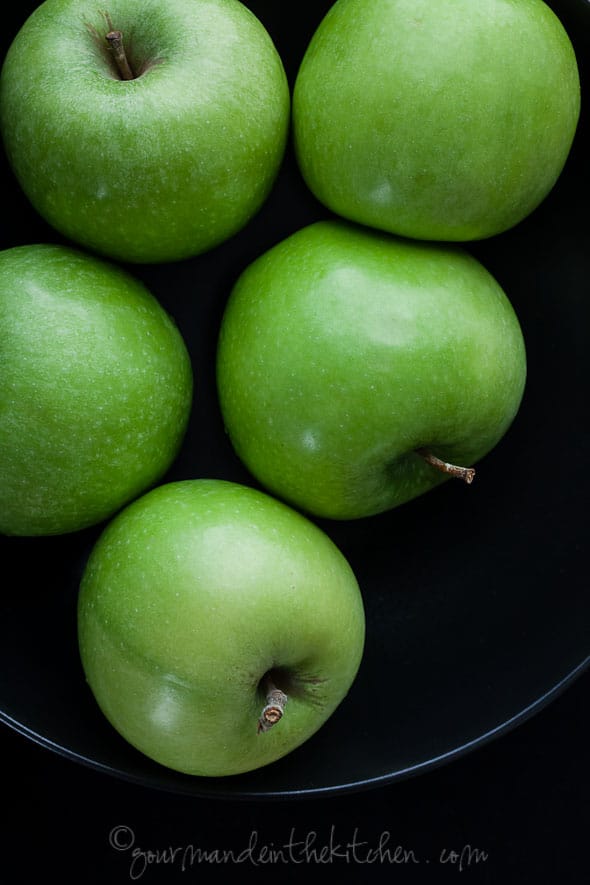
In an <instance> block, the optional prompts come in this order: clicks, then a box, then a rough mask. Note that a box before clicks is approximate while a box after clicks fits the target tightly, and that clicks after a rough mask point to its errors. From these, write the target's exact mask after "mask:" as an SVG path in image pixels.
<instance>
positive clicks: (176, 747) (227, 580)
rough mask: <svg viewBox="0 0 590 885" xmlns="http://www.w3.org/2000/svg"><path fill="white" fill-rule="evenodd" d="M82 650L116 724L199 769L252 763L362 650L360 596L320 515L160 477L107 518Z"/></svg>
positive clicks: (327, 710)
mask: <svg viewBox="0 0 590 885" xmlns="http://www.w3.org/2000/svg"><path fill="white" fill-rule="evenodd" d="M78 637H79V647H80V655H81V661H82V665H83V669H84V672H85V675H86V678H87V680H88V684H89V687H90V689H91V691H92V693H93V695H94V698H95V699H96V701H97V704H98V705H99V707H100V709H101V710H102V712H103V713H104V715H105V716H106V717H107V719H108V720H109V721H110V723H111V724H112V725H113V727H114V728H115V729H116V730H117V731H118V732H119V733H120V734H121V735H122V736H123V737H124V738H125V739H126V740H127V741H128V742H129V743H130V744H132V745H133V746H134V747H136V748H137V749H138V750H140V751H141V752H142V753H144V754H145V755H146V756H149V757H150V758H152V759H154V760H155V761H156V762H159V763H160V764H162V765H164V766H167V767H169V768H172V769H175V770H177V771H182V772H185V773H188V774H193V775H202V776H226V775H232V774H239V773H241V772H245V771H250V770H253V769H255V768H260V767H261V766H263V765H267V764H269V763H271V762H273V761H274V760H276V759H278V758H280V757H281V756H284V755H286V754H287V753H289V752H291V751H292V750H293V749H295V748H296V747H298V746H299V745H300V744H302V743H303V742H304V741H306V740H307V739H308V738H310V737H311V735H313V734H314V733H315V732H316V731H317V730H318V729H319V728H320V727H321V726H322V725H323V723H324V722H325V721H326V720H327V719H328V717H329V716H331V714H332V713H333V712H334V710H335V709H336V707H337V706H338V705H339V704H340V703H341V702H342V701H343V699H344V698H345V696H346V695H347V694H348V692H349V690H350V687H351V685H352V683H353V681H354V679H355V677H356V674H357V671H358V668H359V666H360V663H361V659H362V654H363V648H364V639H365V616H364V608H363V600H362V597H361V593H360V589H359V586H358V583H357V581H356V578H355V576H354V573H353V571H352V569H351V566H350V565H349V563H348V561H347V560H346V558H345V557H344V555H343V554H342V553H341V552H340V550H339V549H338V548H337V547H336V545H335V544H334V542H333V541H332V540H331V539H330V538H329V537H328V536H327V535H326V534H325V533H324V532H323V531H322V530H321V529H320V528H319V527H317V526H316V525H315V524H314V523H312V522H311V521H309V520H308V519H306V518H305V517H304V516H302V515H301V514H299V513H297V512H295V511H294V510H292V509H291V508H289V507H288V506H286V505H285V504H283V503H281V502H279V501H277V500H275V499H274V498H272V497H270V496H268V495H266V494H264V493H262V492H260V491H258V490H255V489H251V488H248V487H246V486H244V485H239V484H237V483H233V482H228V481H224V480H216V479H196V480H185V481H180V482H172V483H168V484H164V485H161V486H159V487H158V488H156V489H154V490H152V491H150V492H148V493H147V494H146V495H144V496H143V497H141V498H140V499H138V500H136V501H134V502H133V503H132V504H130V505H129V506H128V507H127V508H126V509H125V510H124V511H123V512H122V513H120V514H118V516H116V517H115V519H114V520H113V521H112V522H111V523H110V524H109V525H108V526H107V527H106V529H105V530H104V532H103V533H102V535H101V537H100V538H99V540H98V542H97V544H96V546H95V547H94V549H93V550H92V552H91V555H90V557H89V560H88V562H87V565H86V568H85V571H84V574H83V578H82V583H81V587H80V595H79V603H78Z"/></svg>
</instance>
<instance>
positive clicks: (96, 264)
mask: <svg viewBox="0 0 590 885" xmlns="http://www.w3.org/2000/svg"><path fill="white" fill-rule="evenodd" d="M0 375H1V377H2V384H1V386H0V501H1V502H2V503H1V506H0V532H2V533H3V534H12V535H52V534H63V533H66V532H72V531H77V530H79V529H82V528H86V527H87V526H90V525H93V524H95V523H98V522H100V521H102V520H103V519H106V518H108V517H109V516H112V515H113V513H114V512H115V511H116V510H118V509H119V508H120V507H122V506H123V505H124V504H126V503H127V502H128V501H129V500H131V498H133V497H135V496H136V495H138V494H140V493H141V492H143V491H145V490H146V489H147V488H148V487H149V486H150V485H152V484H153V483H154V482H156V480H159V479H160V478H161V477H162V476H163V475H164V473H165V472H166V470H167V469H168V467H169V466H170V465H171V463H172V461H173V460H174V458H175V456H176V454H177V451H178V449H179V447H180V445H181V442H182V440H183V437H184V433H185V429H186V427H187V424H188V419H189V414H190V410H191V405H192V391H193V377H192V367H191V360H190V356H189V353H188V351H187V348H186V346H185V342H184V340H183V338H182V336H181V334H180V332H179V330H178V328H177V326H176V324H175V323H174V321H173V320H172V318H171V317H170V316H169V315H168V314H167V313H166V311H165V310H164V309H163V308H162V306H161V305H160V304H159V302H158V301H157V300H156V299H155V298H154V296H153V295H152V294H151V293H150V292H149V291H148V290H147V289H146V288H145V286H144V285H143V284H142V283H140V282H139V281H138V280H136V279H135V278H133V277H132V276H131V275H130V274H129V273H127V272H126V271H124V270H122V269H121V268H119V267H117V266H115V265H112V264H111V263H109V262H106V261H104V260H103V259H98V258H96V257H94V256H90V255H88V254H85V253H82V252H79V251H78V250H75V249H71V248H66V247H64V246H59V245H47V244H38V245H30V246H17V247H14V248H12V249H6V250H4V251H3V252H0Z"/></svg>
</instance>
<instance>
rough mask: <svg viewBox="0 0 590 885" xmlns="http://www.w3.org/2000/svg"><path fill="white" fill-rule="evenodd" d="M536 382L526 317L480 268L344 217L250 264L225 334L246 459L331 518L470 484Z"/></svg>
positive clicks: (230, 409)
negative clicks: (523, 324)
mask: <svg viewBox="0 0 590 885" xmlns="http://www.w3.org/2000/svg"><path fill="white" fill-rule="evenodd" d="M525 378H526V353H525V344H524V340H523V335H522V330H521V328H520V324H519V321H518V319H517V316H516V314H515V311H514V309H513V307H512V305H511V304H510V302H509V300H508V298H507V296H506V294H505V293H504V291H503V290H502V289H501V287H500V285H499V284H498V283H497V281H496V280H495V279H494V278H493V277H492V275H491V274H490V273H489V272H488V271H487V270H486V269H485V268H484V267H483V266H482V265H481V263H480V262H478V261H477V260H476V259H475V258H474V257H472V256H471V255H469V254H468V253H467V252H466V251H465V250H464V249H462V248H460V247H459V246H457V245H451V244H444V245H442V244H435V243H425V242H419V241H417V240H404V239H401V238H396V237H393V236H391V235H389V234H384V233H379V232H377V231H374V230H370V229H368V228H365V227H362V226H357V225H353V224H352V223H349V222H345V221H343V220H328V221H320V222H316V223H314V224H311V225H309V226H307V227H304V228H302V229H300V230H299V231H297V232H295V233H294V234H292V235H291V236H289V237H287V238H286V239H285V240H283V241H282V242H280V243H278V244H277V245H275V246H274V247H273V248H271V249H270V250H269V251H267V252H266V253H264V254H263V255H261V256H260V257H258V258H257V259H256V260H255V261H254V262H252V264H250V265H249V266H248V267H247V268H246V269H245V270H244V271H243V273H242V274H241V275H240V277H239V278H238V280H237V281H236V283H235V285H234V288H233V290H232V292H231V294H230V296H229V299H228V302H227V305H226V308H225V313H224V315H223V318H222V322H221V328H220V334H219V342H218V352H217V385H218V391H219V402H220V407H221V412H222V415H223V420H224V423H225V427H226V429H227V432H228V434H229V438H230V440H231V442H232V444H233V446H234V449H235V451H236V453H237V455H238V456H239V457H240V458H241V460H242V461H243V462H244V464H245V465H246V467H247V468H248V469H249V470H250V472H251V473H252V474H253V476H254V477H255V478H256V479H257V480H258V481H259V482H260V483H261V484H262V485H263V486H264V487H265V488H266V489H267V490H268V491H270V492H272V493H273V494H275V495H277V496H279V497H281V498H283V499H285V500H286V501H288V502H289V503H291V504H292V505H294V506H297V507H298V508H300V509H302V510H303V511H306V512H307V513H309V514H313V515H315V516H320V517H328V518H333V519H352V518H358V517H363V516H370V515H374V514H377V513H380V512H382V511H385V510H388V509H391V508H392V507H395V506H397V505H399V504H402V503H404V502H405V501H407V500H410V499H411V498H414V497H416V496H417V495H419V494H422V493H423V492H425V491H428V490H429V489H432V488H433V487H434V486H436V485H438V484H440V483H441V482H442V481H443V480H444V479H449V478H451V477H453V476H457V477H460V478H462V479H463V480H465V481H466V482H468V483H470V482H471V481H472V480H473V477H474V471H475V468H474V467H473V464H474V463H475V462H476V461H478V460H480V459H481V458H482V457H483V456H484V455H485V454H487V453H488V452H489V451H490V450H491V449H492V448H493V447H494V446H495V445H496V444H497V443H498V442H499V440H500V439H501V438H502V436H503V435H504V434H505V433H506V431H507V429H508V427H509V426H510V424H511V423H512V421H513V419H514V418H515V416H516V413H517V411H518V408H519V406H520V402H521V398H522V396H523V392H524V386H525Z"/></svg>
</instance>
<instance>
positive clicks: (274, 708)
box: [257, 676, 288, 734]
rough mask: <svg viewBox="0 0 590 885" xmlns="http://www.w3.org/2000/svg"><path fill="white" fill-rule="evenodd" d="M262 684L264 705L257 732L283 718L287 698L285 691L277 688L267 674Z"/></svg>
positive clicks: (261, 731)
mask: <svg viewBox="0 0 590 885" xmlns="http://www.w3.org/2000/svg"><path fill="white" fill-rule="evenodd" d="M264 686H265V690H266V705H265V707H264V709H263V710H262V713H261V714H260V718H259V719H258V728H257V732H258V734H261V733H263V732H265V731H268V730H269V729H270V728H272V727H273V725H276V724H277V722H279V721H280V720H281V719H282V718H283V713H284V712H285V705H286V703H287V700H288V698H287V695H286V694H285V692H284V691H281V689H280V688H277V687H276V685H275V684H274V682H273V681H272V679H271V678H270V677H269V676H267V677H266V678H265V680H264Z"/></svg>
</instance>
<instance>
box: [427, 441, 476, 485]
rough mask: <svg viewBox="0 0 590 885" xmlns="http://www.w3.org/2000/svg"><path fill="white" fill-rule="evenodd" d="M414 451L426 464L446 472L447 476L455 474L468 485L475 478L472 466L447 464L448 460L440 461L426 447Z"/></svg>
mask: <svg viewBox="0 0 590 885" xmlns="http://www.w3.org/2000/svg"><path fill="white" fill-rule="evenodd" d="M416 451H417V453H418V454H419V455H420V456H421V457H422V458H424V460H425V461H426V462H427V463H428V464H430V465H431V466H432V467H436V469H437V470H440V471H441V472H442V473H448V474H449V476H455V477H457V479H462V480H464V482H466V483H467V484H468V485H470V484H471V483H472V482H473V480H474V479H475V470H474V469H473V467H459V466H457V465H456V464H449V463H448V461H442V460H441V459H440V458H437V457H436V455H433V454H432V452H429V451H428V450H427V449H417V450H416Z"/></svg>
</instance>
